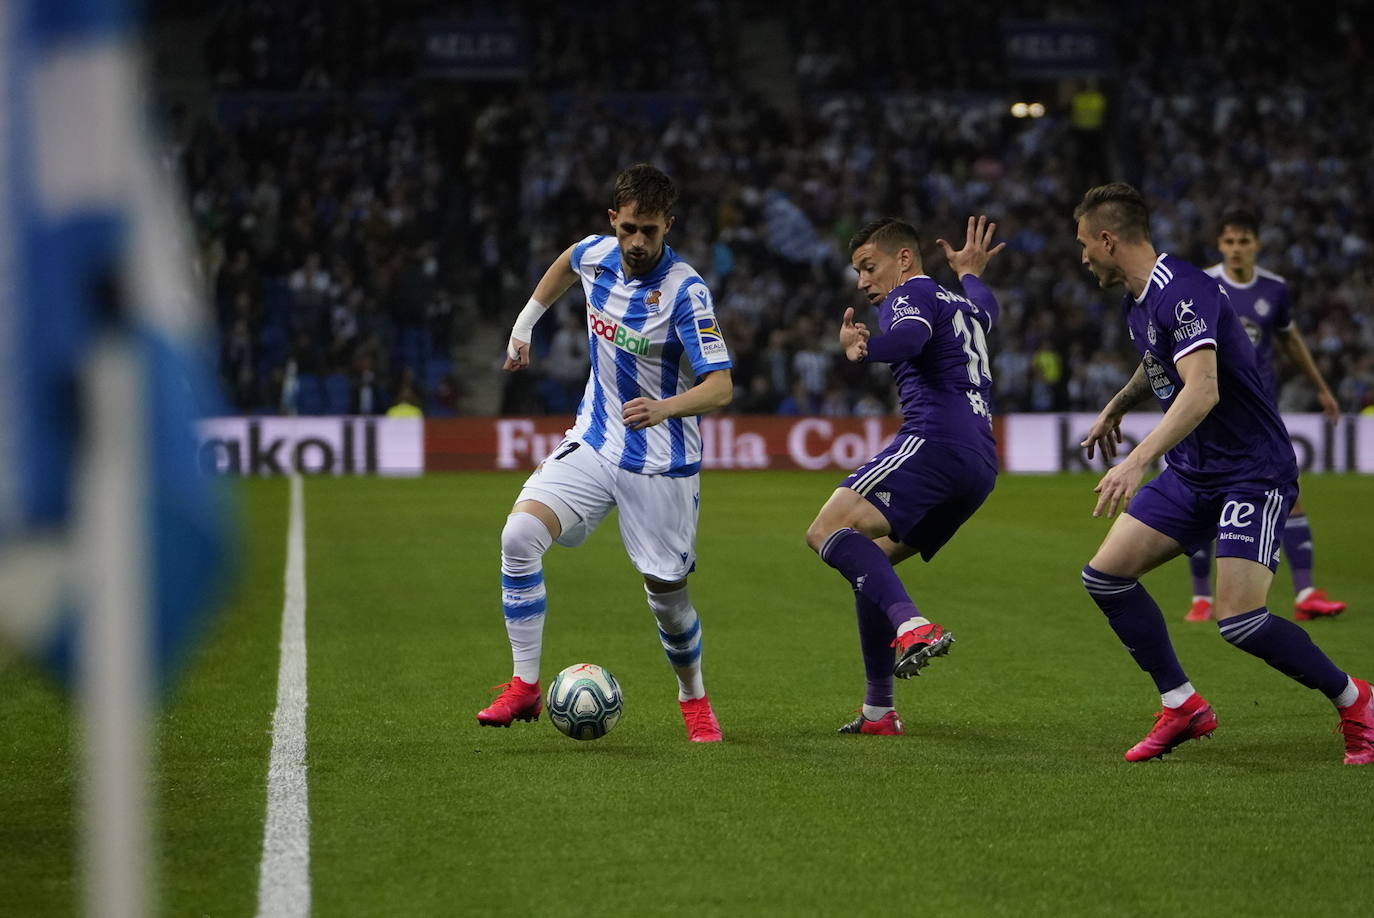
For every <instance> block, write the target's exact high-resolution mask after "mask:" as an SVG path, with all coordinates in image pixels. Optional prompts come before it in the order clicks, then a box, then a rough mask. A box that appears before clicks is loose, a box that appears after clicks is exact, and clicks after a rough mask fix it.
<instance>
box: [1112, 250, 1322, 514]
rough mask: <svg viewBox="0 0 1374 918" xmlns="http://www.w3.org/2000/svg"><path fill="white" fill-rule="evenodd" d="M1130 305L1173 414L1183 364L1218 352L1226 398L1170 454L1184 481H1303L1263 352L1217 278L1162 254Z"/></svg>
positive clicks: (1141, 346) (1130, 318)
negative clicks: (1196, 354) (1267, 379)
mask: <svg viewBox="0 0 1374 918" xmlns="http://www.w3.org/2000/svg"><path fill="white" fill-rule="evenodd" d="M1122 308H1123V310H1124V311H1125V314H1126V327H1127V329H1128V330H1129V331H1130V334H1131V341H1133V342H1134V343H1135V346H1136V350H1138V351H1140V356H1141V366H1143V367H1144V369H1145V374H1146V377H1147V379H1148V380H1149V383H1150V388H1152V389H1153V390H1154V393H1155V398H1157V399H1158V400H1159V405H1160V407H1161V408H1162V409H1164V410H1165V411H1168V410H1169V406H1170V404H1172V399H1173V397H1174V395H1175V394H1176V393H1177V392H1178V390H1179V388H1180V387H1181V386H1182V384H1183V381H1182V379H1181V378H1180V376H1179V374H1178V368H1177V367H1176V366H1175V362H1176V361H1177V360H1178V359H1179V358H1181V357H1184V356H1186V355H1187V354H1191V353H1192V352H1193V351H1196V350H1198V349H1199V348H1205V347H1210V348H1214V349H1215V350H1216V352H1217V371H1218V374H1217V375H1218V380H1217V388H1218V389H1219V391H1220V393H1221V400H1220V401H1218V402H1217V404H1216V406H1215V407H1213V408H1212V410H1211V411H1210V412H1208V414H1207V416H1206V417H1205V418H1203V419H1202V421H1201V423H1199V424H1198V426H1197V427H1195V428H1194V429H1193V431H1192V432H1191V433H1189V434H1188V436H1186V437H1184V438H1183V440H1182V441H1181V442H1179V444H1178V445H1177V446H1175V447H1174V448H1173V449H1171V450H1169V451H1168V452H1167V453H1166V454H1165V457H1164V458H1165V459H1166V460H1167V461H1168V463H1169V467H1170V468H1172V469H1174V470H1175V471H1176V472H1177V473H1178V475H1179V477H1180V478H1182V479H1183V480H1184V481H1185V482H1186V483H1187V484H1188V485H1190V486H1192V487H1194V488H1202V489H1206V488H1217V487H1221V486H1223V485H1226V484H1229V483H1234V482H1242V481H1244V482H1270V483H1283V482H1288V481H1291V480H1294V479H1296V478H1297V474H1298V467H1297V462H1296V461H1295V460H1294V458H1293V444H1292V442H1291V441H1290V440H1289V439H1288V430H1287V428H1285V427H1284V425H1283V421H1282V419H1280V417H1279V413H1278V409H1276V408H1275V407H1274V400H1273V399H1272V398H1271V397H1270V393H1269V392H1268V390H1267V389H1266V388H1265V386H1264V381H1263V379H1262V378H1261V376H1260V372H1259V368H1258V366H1257V355H1256V354H1255V349H1254V347H1253V346H1251V344H1250V340H1249V338H1247V337H1246V334H1245V329H1244V328H1243V327H1242V325H1241V323H1240V320H1239V319H1238V318H1237V317H1236V313H1235V310H1234V309H1232V308H1231V304H1230V302H1229V301H1228V299H1227V295H1226V289H1225V288H1224V287H1222V286H1221V285H1220V284H1218V283H1217V281H1216V278H1213V277H1208V276H1207V275H1206V274H1205V273H1203V272H1202V271H1201V270H1199V269H1198V268H1196V267H1194V266H1193V265H1190V264H1188V262H1186V261H1183V260H1181V259H1178V258H1174V257H1173V256H1172V255H1160V256H1159V259H1158V260H1157V261H1156V262H1155V266H1154V270H1153V272H1152V273H1151V274H1150V281H1149V283H1148V284H1147V285H1146V287H1145V292H1144V293H1142V294H1141V296H1140V299H1135V298H1133V297H1131V296H1130V295H1129V294H1127V295H1126V297H1125V300H1124V301H1123V303H1122Z"/></svg>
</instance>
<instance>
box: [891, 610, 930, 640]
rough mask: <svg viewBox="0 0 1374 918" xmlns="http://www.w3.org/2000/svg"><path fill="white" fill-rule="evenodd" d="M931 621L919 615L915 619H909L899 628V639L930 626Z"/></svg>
mask: <svg viewBox="0 0 1374 918" xmlns="http://www.w3.org/2000/svg"><path fill="white" fill-rule="evenodd" d="M929 624H930V619H928V618H924V617H922V616H920V615H917V616H916V617H915V618H908V619H907V620H906V621H904V622H902V624H901V625H900V626H899V627H898V628H897V637H901V636H902V635H904V634H906V633H907V632H908V631H914V630H916V629H917V628H919V627H921V626H922V625H929Z"/></svg>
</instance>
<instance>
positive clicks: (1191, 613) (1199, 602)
mask: <svg viewBox="0 0 1374 918" xmlns="http://www.w3.org/2000/svg"><path fill="white" fill-rule="evenodd" d="M1183 620H1184V621H1185V622H1207V621H1211V620H1212V600H1210V599H1204V598H1203V597H1201V596H1199V597H1198V598H1197V599H1194V600H1193V604H1192V605H1191V606H1189V607H1188V614H1187V615H1185V616H1183Z"/></svg>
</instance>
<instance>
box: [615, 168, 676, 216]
mask: <svg viewBox="0 0 1374 918" xmlns="http://www.w3.org/2000/svg"><path fill="white" fill-rule="evenodd" d="M631 203H633V204H634V205H635V207H636V209H638V211H639V212H640V213H641V214H658V215H660V216H664V217H666V216H668V214H669V213H670V212H671V211H672V209H673V205H674V204H676V203H677V186H676V185H674V184H673V180H672V179H670V178H668V176H666V175H664V174H663V173H662V172H661V171H659V170H658V169H655V168H654V167H653V166H651V165H649V164H648V163H635V164H634V165H633V166H631V167H630V168H628V169H626V170H625V171H624V172H622V173H620V174H619V175H617V176H616V177H615V191H614V192H612V194H611V210H620V209H621V208H622V207H624V206H625V205H626V204H631Z"/></svg>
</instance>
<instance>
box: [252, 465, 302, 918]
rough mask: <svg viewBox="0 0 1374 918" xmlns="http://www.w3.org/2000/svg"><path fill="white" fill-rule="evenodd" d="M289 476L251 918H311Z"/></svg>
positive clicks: (295, 537) (298, 545)
mask: <svg viewBox="0 0 1374 918" xmlns="http://www.w3.org/2000/svg"><path fill="white" fill-rule="evenodd" d="M301 492H302V489H301V477H300V476H299V475H292V476H291V519H290V523H289V524H288V526H287V530H286V601H285V603H284V604H283V606H282V612H281V668H280V669H279V670H278V673H277V710H276V713H274V714H273V715H272V758H271V762H270V764H269V765H268V768H267V820H266V826H265V828H264V830H263V839H262V866H261V869H260V870H259V872H258V911H257V915H258V918H297V916H299V918H305V916H308V915H309V914H310V803H309V788H308V787H307V785H306V780H305V770H306V765H305V705H306V701H305V501H304V499H303V497H302V493H301Z"/></svg>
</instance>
